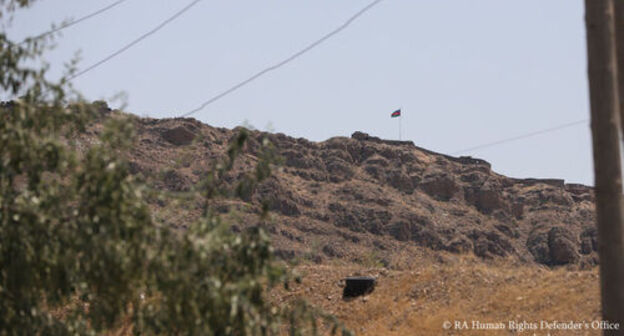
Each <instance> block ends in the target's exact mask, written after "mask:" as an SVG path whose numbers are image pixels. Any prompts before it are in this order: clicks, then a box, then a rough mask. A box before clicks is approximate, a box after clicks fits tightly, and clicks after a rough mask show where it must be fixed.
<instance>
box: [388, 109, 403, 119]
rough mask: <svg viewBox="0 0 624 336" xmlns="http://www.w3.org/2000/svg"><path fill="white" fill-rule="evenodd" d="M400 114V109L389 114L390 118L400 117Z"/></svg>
mask: <svg viewBox="0 0 624 336" xmlns="http://www.w3.org/2000/svg"><path fill="white" fill-rule="evenodd" d="M400 116H401V109H398V110H396V111H394V112H392V114H391V115H390V118H396V117H400Z"/></svg>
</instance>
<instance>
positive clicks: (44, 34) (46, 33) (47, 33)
mask: <svg viewBox="0 0 624 336" xmlns="http://www.w3.org/2000/svg"><path fill="white" fill-rule="evenodd" d="M126 1H128V0H118V1H115V2H113V3H112V4H110V5H108V6H106V7H104V8H101V9H98V10H97V11H95V12H93V13H91V14H88V15H85V16H83V17H81V18H79V19H77V20H73V21H71V22H68V23H65V24H62V25H60V26H59V27H57V28H54V29H52V30H50V31H47V32H45V33H42V34H39V35H37V36H35V37H28V38H26V39H25V40H24V41H22V42H21V43H22V44H23V43H25V42H26V41H28V40H30V39H32V40H37V39H40V38H42V37H44V36H48V35H52V34H54V33H58V32H59V31H61V30H63V29H65V28H69V27H71V26H73V25H75V24H78V23H80V22H82V21H85V20H88V19H90V18H92V17H94V16H98V15H100V14H102V13H104V12H106V11H108V10H109V9H112V8H113V7H116V6H117V5H120V4H122V3H123V2H126Z"/></svg>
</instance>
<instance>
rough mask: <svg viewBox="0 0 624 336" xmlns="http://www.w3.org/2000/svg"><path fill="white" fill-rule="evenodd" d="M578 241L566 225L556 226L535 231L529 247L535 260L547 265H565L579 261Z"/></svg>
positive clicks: (529, 241) (528, 243) (528, 244)
mask: <svg viewBox="0 0 624 336" xmlns="http://www.w3.org/2000/svg"><path fill="white" fill-rule="evenodd" d="M578 245H579V244H578V242H576V241H575V238H574V236H573V234H572V233H571V232H570V231H569V230H567V229H566V228H564V227H561V226H556V227H553V228H551V229H550V230H548V231H537V232H533V233H532V234H531V235H530V236H529V239H528V240H527V247H528V248H529V251H530V252H531V254H533V256H534V257H535V260H536V261H537V262H539V263H542V264H545V265H564V264H572V263H576V262H578V261H579V259H580V258H579V254H578V252H577V249H578Z"/></svg>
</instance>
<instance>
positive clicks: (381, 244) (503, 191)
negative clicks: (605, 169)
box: [77, 111, 600, 335]
mask: <svg viewBox="0 0 624 336" xmlns="http://www.w3.org/2000/svg"><path fill="white" fill-rule="evenodd" d="M105 112H106V113H105V114H108V113H110V111H105ZM132 120H133V121H134V123H135V128H136V131H137V139H136V145H135V146H134V147H133V149H132V151H131V153H129V154H128V161H129V165H130V169H131V171H132V173H133V174H135V175H136V176H137V177H139V178H140V179H143V180H145V181H146V182H147V184H148V185H149V186H151V187H152V188H155V189H157V190H161V191H165V192H168V193H170V195H172V197H167V198H158V197H154V198H152V199H151V200H150V205H151V208H152V213H153V216H154V217H155V218H156V220H157V221H158V222H161V223H164V224H166V225H169V226H171V227H173V228H176V229H179V230H184V229H186V228H187V227H188V225H190V224H191V223H192V221H193V220H194V219H196V218H198V217H199V216H200V211H201V210H200V209H201V205H202V204H201V203H199V202H200V201H199V200H195V199H192V198H189V195H191V194H192V193H190V191H192V190H193V189H194V188H195V187H196V184H197V182H198V181H199V180H200V179H201V178H203V177H204V176H205V172H206V171H208V170H210V169H212V168H213V165H214V164H216V163H217V162H219V160H220V159H222V158H223V157H224V156H226V155H227V154H226V151H227V148H228V146H229V144H230V142H231V141H232V140H233V139H234V138H235V137H236V135H237V134H238V133H239V131H240V129H234V130H229V129H224V128H215V127H211V126H209V125H205V124H202V123H201V122H199V121H197V120H194V119H161V120H157V119H148V118H134V117H133V118H132ZM101 130H102V124H101V123H96V124H95V125H92V126H91V127H89V128H88V129H87V131H86V132H85V133H83V134H82V135H81V136H80V137H79V138H78V139H77V140H78V141H77V143H78V145H79V146H89V144H90V143H93V141H96V140H95V138H96V137H95V136H96V135H97V134H98V133H99V132H100V131H101ZM249 134H250V136H249V139H248V141H247V143H246V145H245V147H244V151H243V153H242V155H241V157H239V159H238V160H237V163H236V164H235V165H234V169H233V171H232V172H230V173H229V174H228V175H227V176H225V180H226V181H227V183H230V184H233V183H234V182H236V181H238V180H240V179H242V178H244V176H245V175H246V174H248V173H250V172H251V171H252V170H253V167H254V166H255V164H256V162H258V157H259V155H261V151H260V148H261V144H262V143H263V142H265V143H266V141H268V142H270V143H272V144H273V145H274V146H275V150H276V151H277V152H278V153H279V155H280V156H281V157H282V158H283V164H282V165H281V166H279V167H277V168H274V171H273V173H274V176H273V177H272V178H270V179H269V180H267V181H265V182H264V183H263V184H261V185H259V186H257V188H256V189H255V190H254V191H253V193H252V196H251V197H249V198H248V199H246V200H244V201H243V200H236V199H233V198H222V199H220V200H217V201H216V203H215V204H214V207H215V209H216V210H217V211H219V212H221V213H223V214H224V215H226V216H233V217H234V219H235V222H236V223H239V224H236V225H234V226H233V227H232V230H234V231H240V230H243V229H244V226H245V225H253V224H254V223H256V221H257V213H259V212H260V208H261V201H262V200H269V201H270V202H269V204H270V209H271V210H272V211H271V223H272V224H271V225H270V226H269V231H270V233H271V234H272V239H273V243H274V246H275V253H276V254H277V256H278V257H280V258H282V259H284V260H285V261H287V262H288V264H289V265H290V267H292V268H293V269H294V270H295V271H296V272H298V273H300V274H301V275H303V277H302V279H303V282H302V283H301V284H293V287H292V288H291V290H289V291H286V290H284V289H279V288H277V289H274V290H272V291H271V298H270V299H271V300H273V301H275V302H277V303H288V302H290V300H293V299H296V298H304V299H306V300H308V301H310V302H311V303H313V304H315V305H316V306H319V307H321V308H323V309H324V310H326V311H328V312H330V313H333V314H335V315H336V316H337V317H339V318H340V319H341V320H342V321H345V323H346V324H347V325H348V326H349V327H350V328H351V329H353V330H354V331H356V333H357V334H358V335H359V334H362V335H386V334H388V335H405V334H418V335H440V334H446V335H456V334H458V333H459V331H458V330H456V329H455V328H454V327H452V328H450V329H444V328H443V327H442V325H443V323H444V322H446V321H453V322H454V321H472V320H477V321H481V322H486V323H499V322H502V323H508V322H509V321H512V322H518V323H521V322H523V321H524V322H527V323H538V322H539V321H542V320H544V321H593V320H598V319H599V316H600V305H599V286H598V272H597V267H595V265H596V264H597V253H596V249H597V242H596V238H597V237H596V230H595V227H594V224H593V223H594V212H593V208H594V203H593V202H594V196H593V191H592V189H591V188H590V187H587V186H583V185H575V184H566V183H565V182H564V181H563V180H556V179H514V178H509V177H505V176H502V175H500V174H496V173H495V172H493V171H492V169H491V166H490V164H489V163H487V162H486V161H484V160H480V159H476V158H470V157H459V158H457V157H451V156H448V155H443V154H440V153H435V152H432V151H429V150H426V149H424V148H420V147H417V146H415V145H414V144H413V143H412V142H408V141H404V142H399V141H388V140H382V139H379V138H376V137H372V136H369V135H367V134H365V133H362V132H355V133H354V134H353V135H352V136H351V137H350V138H346V137H336V138H331V139H328V140H326V141H323V142H311V141H308V140H306V139H302V138H298V139H295V138H292V137H288V136H286V135H284V134H271V133H265V132H259V131H249ZM176 199H178V200H176ZM243 223H246V224H243ZM350 275H369V276H374V277H376V278H377V287H376V289H375V291H374V292H373V293H372V294H371V295H368V296H365V297H363V298H357V299H355V300H344V299H343V298H342V296H341V294H342V288H343V286H344V283H343V281H342V279H344V278H345V277H347V276H350ZM131 330H132V328H131V325H128V326H126V327H124V328H122V329H120V330H118V331H117V332H115V333H113V334H116V335H117V334H119V335H125V334H129V333H130V331H131ZM533 331H534V332H536V334H539V335H541V334H546V332H548V333H550V335H569V334H578V335H597V334H600V331H599V330H581V331H578V332H572V333H570V332H569V331H561V330H559V331H557V330H543V329H537V330H533ZM509 332H510V331H509V330H498V331H497V330H488V331H487V333H488V334H490V335H508V334H509ZM516 332H517V331H516ZM461 334H466V335H482V334H484V331H483V330H462V331H461Z"/></svg>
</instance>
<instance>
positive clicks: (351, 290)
mask: <svg viewBox="0 0 624 336" xmlns="http://www.w3.org/2000/svg"><path fill="white" fill-rule="evenodd" d="M345 280H346V285H345V288H344V290H343V291H342V297H343V298H354V297H357V296H360V295H366V294H369V293H371V292H372V291H373V290H374V289H375V283H376V280H375V278H373V277H368V276H357V277H348V278H346V279H345Z"/></svg>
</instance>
